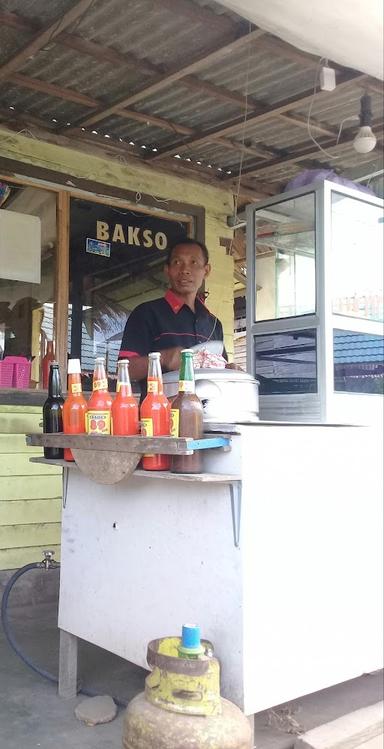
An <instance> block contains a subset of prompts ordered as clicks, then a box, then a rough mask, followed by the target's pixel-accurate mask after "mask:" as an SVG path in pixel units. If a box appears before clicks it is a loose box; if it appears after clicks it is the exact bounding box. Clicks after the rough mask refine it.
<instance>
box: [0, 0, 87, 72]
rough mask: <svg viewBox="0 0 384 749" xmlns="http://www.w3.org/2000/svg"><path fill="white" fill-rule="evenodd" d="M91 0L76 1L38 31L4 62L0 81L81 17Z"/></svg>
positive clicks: (0, 68) (0, 70)
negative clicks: (61, 14) (62, 13)
mask: <svg viewBox="0 0 384 749" xmlns="http://www.w3.org/2000/svg"><path fill="white" fill-rule="evenodd" d="M92 2H93V0H78V2H76V3H74V5H72V7H71V8H70V9H69V10H67V12H66V13H64V15H63V16H59V18H56V19H55V20H54V21H53V22H52V23H50V24H49V26H47V27H46V28H44V29H42V30H41V31H39V32H38V33H37V34H36V36H35V37H34V38H33V39H32V40H31V41H30V42H28V44H26V45H25V46H24V47H23V48H22V49H21V50H20V51H19V52H17V53H16V55H14V57H12V58H11V59H10V60H8V62H5V63H4V64H3V65H2V66H1V67H0V80H1V79H2V78H7V77H8V76H9V74H10V73H13V71H15V70H18V68H21V67H22V65H24V63H25V62H26V61H27V60H28V59H29V58H30V57H33V55H35V54H36V52H38V51H39V50H40V49H41V48H42V47H44V45H45V44H48V42H50V41H51V40H52V39H54V38H55V37H56V36H58V34H60V32H61V31H63V30H64V29H66V28H67V26H70V25H71V23H73V22H74V21H76V20H77V19H78V18H79V17H80V16H82V15H83V14H84V13H85V12H86V11H87V10H88V8H89V7H90V6H91V5H92Z"/></svg>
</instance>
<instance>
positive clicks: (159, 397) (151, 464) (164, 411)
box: [140, 353, 171, 471]
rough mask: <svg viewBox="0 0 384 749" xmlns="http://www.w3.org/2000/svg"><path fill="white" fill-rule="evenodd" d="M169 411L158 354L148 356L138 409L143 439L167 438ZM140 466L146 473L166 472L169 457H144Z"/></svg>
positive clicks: (168, 465)
mask: <svg viewBox="0 0 384 749" xmlns="http://www.w3.org/2000/svg"><path fill="white" fill-rule="evenodd" d="M170 411H171V407H170V403H169V401H168V398H166V396H165V395H164V390H163V376H162V372H161V365H160V354H159V353H151V354H148V379H147V396H146V397H145V398H144V400H143V402H142V404H141V408H140V420H141V434H142V435H143V437H168V436H169V426H170ZM142 466H143V468H144V470H146V471H168V470H169V467H170V457H169V455H144V456H143V461H142Z"/></svg>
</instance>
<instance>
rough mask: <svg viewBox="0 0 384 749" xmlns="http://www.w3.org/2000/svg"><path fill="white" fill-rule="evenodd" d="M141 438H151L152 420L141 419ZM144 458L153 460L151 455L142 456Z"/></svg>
mask: <svg viewBox="0 0 384 749" xmlns="http://www.w3.org/2000/svg"><path fill="white" fill-rule="evenodd" d="M141 435H142V437H153V419H141ZM144 458H153V455H144Z"/></svg>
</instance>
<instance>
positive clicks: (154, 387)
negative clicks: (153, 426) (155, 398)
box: [147, 380, 159, 436]
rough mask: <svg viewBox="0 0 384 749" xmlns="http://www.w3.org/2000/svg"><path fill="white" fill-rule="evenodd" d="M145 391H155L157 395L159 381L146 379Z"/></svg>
mask: <svg viewBox="0 0 384 749" xmlns="http://www.w3.org/2000/svg"><path fill="white" fill-rule="evenodd" d="M147 392H148V393H155V394H156V395H157V394H158V392H159V381H158V380H148V382H147ZM151 436H152V435H151Z"/></svg>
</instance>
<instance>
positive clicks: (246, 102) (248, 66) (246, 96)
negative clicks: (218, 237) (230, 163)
mask: <svg viewBox="0 0 384 749" xmlns="http://www.w3.org/2000/svg"><path fill="white" fill-rule="evenodd" d="M251 33H252V24H251V23H250V24H249V27H248V34H251ZM250 67H251V45H250V44H248V53H247V65H246V74H245V87H244V88H245V97H244V98H245V107H244V119H243V124H242V135H241V141H240V142H241V154H240V161H239V174H238V177H237V188H236V193H235V195H234V199H233V215H234V224H235V225H236V223H237V208H238V204H239V196H240V188H241V177H242V173H243V162H244V145H245V131H246V127H247V120H248V109H249V107H248V97H249V73H250ZM234 235H235V232H234V231H233V234H232V239H231V244H230V246H229V254H230V255H232V250H233V242H234V239H235V236H234Z"/></svg>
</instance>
